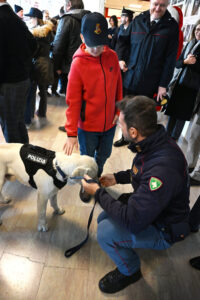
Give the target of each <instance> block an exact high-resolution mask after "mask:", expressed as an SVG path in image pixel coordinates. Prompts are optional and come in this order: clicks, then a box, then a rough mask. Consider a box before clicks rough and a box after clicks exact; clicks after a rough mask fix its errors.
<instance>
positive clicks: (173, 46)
mask: <svg viewBox="0 0 200 300" xmlns="http://www.w3.org/2000/svg"><path fill="white" fill-rule="evenodd" d="M175 23H176V22H175ZM171 32H172V34H171V35H170V39H169V43H168V47H167V49H166V53H165V63H164V67H163V71H162V74H161V79H160V83H159V86H162V87H167V86H168V84H169V82H170V80H171V78H172V75H173V72H174V67H175V65H176V57H177V51H178V39H179V31H178V25H177V24H174V26H173V27H172V28H171Z"/></svg>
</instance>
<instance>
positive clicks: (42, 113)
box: [37, 85, 47, 118]
mask: <svg viewBox="0 0 200 300" xmlns="http://www.w3.org/2000/svg"><path fill="white" fill-rule="evenodd" d="M39 90H40V103H39V107H38V110H37V115H38V117H40V118H46V112H47V90H46V86H44V85H39Z"/></svg>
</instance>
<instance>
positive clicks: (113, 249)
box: [97, 211, 171, 276]
mask: <svg viewBox="0 0 200 300" xmlns="http://www.w3.org/2000/svg"><path fill="white" fill-rule="evenodd" d="M97 222H98V228H97V240H98V243H99V244H100V246H101V248H102V249H103V250H104V251H105V252H106V253H107V254H108V256H109V257H110V258H111V259H112V260H113V261H114V263H115V264H116V266H117V268H118V270H119V271H120V272H121V273H122V274H124V275H127V276H129V275H132V274H134V273H135V272H137V271H138V269H139V268H140V259H139V256H138V255H137V254H136V252H135V251H134V249H136V248H145V249H155V250H163V249H167V248H169V247H170V246H171V244H170V243H168V242H167V241H166V240H165V238H164V236H163V233H162V231H160V230H159V229H157V228H156V227H155V226H153V225H150V226H149V227H147V228H146V229H145V230H143V231H142V232H140V233H138V234H132V233H131V232H129V231H128V230H127V229H126V228H124V227H122V226H120V224H118V223H116V222H114V221H113V220H112V219H111V218H110V217H109V216H108V215H107V213H106V212H104V211H103V212H102V213H101V214H100V215H99V217H98V219H97Z"/></svg>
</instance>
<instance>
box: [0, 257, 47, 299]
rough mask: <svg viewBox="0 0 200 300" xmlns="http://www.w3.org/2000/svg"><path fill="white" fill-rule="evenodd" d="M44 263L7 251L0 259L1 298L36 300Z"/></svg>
mask: <svg viewBox="0 0 200 300" xmlns="http://www.w3.org/2000/svg"><path fill="white" fill-rule="evenodd" d="M42 271H43V264H40V263H35V262H32V261H30V260H29V259H27V258H22V257H19V256H16V255H11V254H7V253H5V254H4V255H3V256H2V258H1V261H0V299H1V300H28V299H29V300H34V299H36V295H37V292H38V288H39V284H40V279H41V276H42Z"/></svg>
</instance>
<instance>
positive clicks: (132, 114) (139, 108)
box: [116, 96, 157, 137]
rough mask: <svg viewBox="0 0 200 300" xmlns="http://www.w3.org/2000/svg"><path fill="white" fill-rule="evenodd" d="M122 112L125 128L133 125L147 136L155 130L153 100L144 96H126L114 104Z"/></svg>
mask: <svg viewBox="0 0 200 300" xmlns="http://www.w3.org/2000/svg"><path fill="white" fill-rule="evenodd" d="M116 106H117V108H118V109H119V110H120V111H121V112H122V113H123V115H124V121H125V123H126V125H127V128H128V129H129V128H131V127H134V128H136V129H137V130H138V131H139V133H140V134H141V135H142V136H144V137H147V136H149V135H151V134H153V133H154V132H155V131H156V130H157V113H156V105H155V102H154V101H153V100H152V99H150V98H148V97H146V96H135V97H134V96H128V97H125V98H124V99H123V100H122V101H120V102H118V103H117V104H116Z"/></svg>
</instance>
